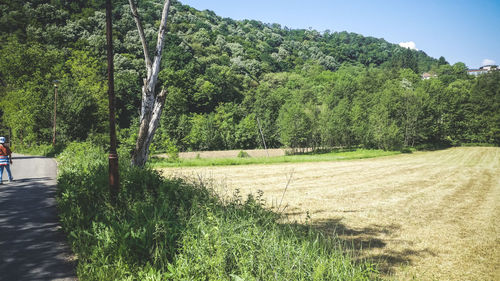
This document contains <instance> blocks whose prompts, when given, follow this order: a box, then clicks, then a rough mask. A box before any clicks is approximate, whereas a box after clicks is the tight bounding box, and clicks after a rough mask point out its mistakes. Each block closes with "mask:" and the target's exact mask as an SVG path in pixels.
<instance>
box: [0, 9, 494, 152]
mask: <svg viewBox="0 0 500 281" xmlns="http://www.w3.org/2000/svg"><path fill="white" fill-rule="evenodd" d="M103 4H104V1H102V0H93V1H90V0H81V1H71V2H68V1H57V0H52V1H37V0H31V1H20V0H14V1H9V2H8V3H2V4H0V10H1V11H2V14H1V16H0V23H1V24H0V42H1V43H2V44H1V46H2V47H1V48H0V80H1V81H0V83H1V84H2V86H3V87H2V90H0V95H1V97H2V102H1V103H0V109H1V113H2V117H1V118H2V119H1V122H2V124H3V125H4V126H9V127H12V128H13V135H14V137H15V138H17V139H18V140H19V142H20V143H22V144H24V145H31V144H34V143H38V144H40V143H47V142H49V141H50V139H51V128H52V114H51V109H52V108H53V103H54V100H53V92H54V86H53V82H54V81H56V80H57V81H58V83H59V84H58V89H59V92H60V99H59V100H58V115H57V116H58V117H57V118H58V135H59V136H60V137H59V139H60V141H61V142H63V143H64V142H68V141H74V140H85V139H87V138H88V137H89V136H91V137H92V138H93V139H94V140H95V141H97V142H99V143H105V138H106V137H105V132H106V130H107V125H106V120H107V113H106V112H107V96H106V83H105V79H106V78H105V77H106V75H105V69H106V67H105V62H106V60H105V34H104V26H105V20H104V5H103ZM113 5H114V12H113V15H114V19H113V21H114V31H113V32H114V46H115V91H116V95H117V104H116V106H117V114H118V122H119V128H120V130H119V131H120V141H121V143H122V145H125V146H129V145H132V143H133V141H134V133H135V132H136V130H137V124H136V123H137V117H138V108H139V107H140V104H139V103H140V92H141V85H142V82H141V81H142V77H143V76H144V71H145V70H144V60H143V53H142V49H141V45H140V42H139V37H138V33H137V30H136V27H135V23H134V21H133V18H132V16H131V14H130V8H129V6H128V2H127V1H124V0H121V1H114V2H113ZM138 5H139V13H140V15H141V17H142V21H143V23H144V25H145V33H146V36H147V39H148V42H150V44H154V42H155V36H156V28H155V27H156V26H157V25H158V21H159V17H160V7H161V1H159V0H145V1H139V3H138ZM168 28H169V32H168V36H167V39H166V47H165V51H164V56H163V60H162V69H163V71H162V73H161V75H160V81H159V83H160V85H161V86H164V87H166V88H167V89H168V93H169V94H168V97H167V102H166V106H165V108H166V110H165V112H164V116H163V120H162V122H161V123H162V124H161V128H160V130H159V131H158V136H157V137H156V138H155V147H154V149H159V150H165V149H167V148H168V147H170V148H172V147H174V146H175V147H177V148H178V149H180V150H205V149H239V148H255V147H259V146H262V143H261V141H260V138H259V136H258V130H257V123H258V120H260V121H261V123H262V126H263V131H264V134H265V135H266V138H268V142H269V145H270V146H272V147H280V146H292V147H293V146H304V145H307V146H313V147H314V146H318V145H319V146H330V145H335V146H352V145H362V146H366V147H380V148H384V149H386V148H398V147H401V146H414V145H417V144H429V143H436V142H438V143H443V142H445V143H453V144H455V143H462V142H487V143H492V142H495V140H496V138H497V135H496V134H498V132H497V128H498V126H496V127H495V125H492V124H495V123H494V122H490V119H491V118H493V120H496V119H494V118H497V117H496V116H497V115H495V114H493V117H491V114H490V115H487V113H488V112H489V113H491V112H493V113H494V112H498V110H496V111H495V109H496V108H497V107H498V103H496V102H492V103H484V104H483V103H482V102H480V104H478V105H477V106H476V101H477V102H479V101H480V100H484V98H486V100H491V101H494V100H495V99H494V97H493V96H492V95H491V94H487V95H488V96H487V97H483V94H484V93H483V92H481V93H479V94H478V93H477V91H482V90H481V89H483V88H482V87H487V88H488V87H490V86H491V87H493V88H492V89H493V93H495V89H497V88H495V87H498V83H496V84H495V83H494V82H491V83H490V82H488V81H495V78H494V77H492V78H488V79H487V80H488V81H486V82H484V83H476V82H475V80H481V79H483V78H477V79H474V78H471V77H468V76H467V75H466V72H465V65H463V64H461V63H459V64H456V65H454V66H450V65H448V64H447V63H446V61H445V60H444V59H442V58H441V59H440V60H439V61H438V60H436V59H433V58H431V57H429V56H427V55H426V54H425V53H424V52H422V51H418V52H417V51H413V50H409V49H403V48H401V47H399V46H397V45H395V44H391V43H389V42H387V41H385V40H383V39H377V38H373V37H365V36H362V35H359V34H355V33H349V32H330V31H326V32H323V33H321V32H318V31H315V30H309V29H289V28H287V27H282V26H280V25H279V24H268V23H262V22H259V21H254V20H244V21H235V20H232V19H230V18H221V17H219V16H217V15H216V14H215V13H213V12H211V11H198V10H196V9H194V8H191V7H189V6H186V5H182V4H181V3H180V2H175V3H174V4H173V7H172V9H171V16H170V22H169V24H168ZM333 28H335V27H332V29H333ZM150 49H152V48H150ZM429 70H432V71H433V72H434V73H437V74H439V81H440V83H438V84H436V82H434V83H430V82H429V83H428V82H425V83H423V82H421V81H419V75H420V74H421V73H422V72H423V71H429ZM490 76H494V75H490ZM403 79H404V80H405V81H409V82H411V85H410V84H405V85H406V86H405V87H406V88H405V87H402V86H401V85H399V84H400V82H401V81H402V80H403ZM457 80H463V81H464V83H465V84H464V83H458V84H460V85H455V86H453V87H454V89H456V88H457V87H458V88H463V89H466V90H464V91H465V92H464V95H465V96H464V97H463V99H460V100H458V101H455V100H450V101H449V102H450V103H453V104H454V105H457V104H460V103H462V104H463V103H464V102H465V103H468V102H469V101H470V100H471V99H472V100H474V101H471V102H472V103H474V104H473V105H471V106H467V107H465V106H464V108H466V109H465V111H467V112H466V113H464V114H461V115H460V116H455V114H454V113H453V112H456V110H453V111H452V110H451V109H450V107H449V106H443V107H442V108H441V106H438V107H436V106H434V104H436V103H438V104H439V103H440V102H437V99H442V98H445V99H447V102H448V98H447V97H442V96H439V97H438V96H437V95H430V93H431V92H436V93H437V92H439V93H442V92H444V90H445V89H446V88H447V87H449V85H450V84H453V82H456V81H457ZM398 81H399V82H398ZM398 83H399V84H398ZM405 83H406V82H405ZM421 84H422V85H421ZM424 84H425V85H424ZM427 84H432V85H427ZM391 87H392V89H389V88H391ZM453 87H452V88H453ZM473 87H476V88H474V89H472V88H473ZM410 88H411V89H412V91H411V92H412V96H413V95H414V94H416V93H417V92H418V95H417V96H415V97H407V96H405V95H406V94H405V89H410ZM452 88H450V89H449V91H453V89H452ZM418 89H421V90H418ZM471 89H472V90H471ZM459 91H460V92H463V91H462V90H459ZM471 91H475V92H474V94H472V95H471V93H472V92H471ZM488 91H489V90H488ZM386 95H387V98H383V96H386ZM429 95H430V96H429ZM440 95H444V94H440ZM428 96H429V97H428ZM413 98H415V100H418V101H419V102H417V103H416V104H417V106H416V107H415V108H414V109H412V110H413V111H414V113H413V115H412V116H413V117H412V118H410V119H409V118H407V117H408V116H406V115H407V113H408V112H406V113H404V112H405V110H406V109H403V107H399V106H400V105H401V106H402V104H404V101H405V100H406V101H408V100H409V99H413ZM380 99H382V100H383V101H384V102H387V103H386V104H385V105H386V106H385V107H384V108H375V107H374V105H375V104H380ZM429 99H430V100H429ZM464 99H465V100H464ZM392 102H395V103H396V105H391V104H390V103H392ZM427 102H428V103H427ZM459 102H460V103H459ZM298 104H302V105H307V108H306V107H304V106H302V108H295V107H294V106H295V105H298ZM383 104H384V103H383ZM339 105H341V106H340V107H338V106H339ZM483 107H486V108H483ZM360 108H364V109H366V110H364V111H363V112H357V111H356V110H358V109H360ZM468 110H469V111H470V110H472V111H471V112H468ZM342 112H344V113H342ZM347 112H349V114H347ZM383 112H385V113H383ZM358 113H359V114H358ZM381 113H383V114H381ZM443 114H445V115H447V118H448V119H446V120H445V122H449V126H448V125H446V124H444V125H442V126H441V125H439V126H438V125H436V124H435V121H436V120H438V118H440V116H441V115H443ZM477 114H479V115H481V116H479V117H478V116H476V115H477ZM287 115H292V116H295V117H293V119H294V120H302V121H301V122H299V123H300V124H299V123H297V124H296V126H294V127H289V126H288V125H287V124H290V123H289V122H288V121H286V120H287V118H288V117H287ZM347 115H349V116H350V117H349V118H348V120H342V118H340V119H339V117H340V116H347ZM448 115H450V116H448ZM483 115H484V116H483ZM298 116H299V117H298ZM300 116H302V117H300ZM370 116H373V118H369V117H370ZM375 116H386V117H385V120H380V119H379V118H378V117H375ZM289 117H290V116H289ZM455 117H456V118H455ZM483 117H484V118H483ZM414 118H417V119H424V118H427V119H430V120H427V121H426V123H425V124H424V125H423V126H424V127H422V128H420V127H419V128H414V127H415V125H416V124H417V122H416V121H411V123H412V124H409V122H410V120H415V119H414ZM457 118H458V119H464V118H473V119H479V120H481V121H480V122H479V123H471V122H469V121H467V120H464V122H463V124H462V123H460V128H458V129H457V128H455V127H456V124H455V123H456V122H455V121H456V120H455V119H457ZM320 119H321V120H323V121H322V123H321V124H312V123H314V122H313V121H314V120H320ZM375 119H378V120H375ZM483 119H484V120H483ZM356 120H358V121H359V122H361V123H359V122H357V121H356ZM370 120H371V121H370ZM368 121H370V122H368ZM363 122H364V123H363ZM420 123H421V122H418V124H420ZM322 124H325V126H323V125H322ZM328 124H329V125H328ZM485 124H486V125H485ZM326 125H328V126H326ZM490 125H491V126H493V127H491V126H490ZM374 126H378V128H377V129H373V130H370V128H374ZM470 126H475V127H474V128H471V127H470ZM490 127H491V128H490ZM306 128H307V130H306ZM339 130H340V131H339ZM465 131H467V132H465ZM329 135H334V136H335V137H333V138H332V137H329ZM384 138H385V139H384Z"/></svg>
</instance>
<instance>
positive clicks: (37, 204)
mask: <svg viewBox="0 0 500 281" xmlns="http://www.w3.org/2000/svg"><path fill="white" fill-rule="evenodd" d="M13 161H14V163H13V165H12V166H11V168H12V174H13V176H14V179H15V181H14V182H13V183H8V181H7V180H5V179H7V175H6V172H5V171H4V175H3V178H4V184H3V185H0V280H1V281H11V280H12V281H18V280H19V281H22V280H76V277H75V270H74V269H75V262H74V261H73V259H71V251H70V249H69V247H68V246H67V244H66V242H65V235H64V234H63V232H62V231H61V229H60V225H59V222H58V217H57V210H56V206H55V204H56V202H55V192H56V173H57V172H56V163H55V161H54V160H52V159H49V158H44V157H37V156H22V155H14V159H13Z"/></svg>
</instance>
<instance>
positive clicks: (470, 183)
mask: <svg viewBox="0 0 500 281" xmlns="http://www.w3.org/2000/svg"><path fill="white" fill-rule="evenodd" d="M162 171H163V173H164V175H166V176H174V177H185V178H191V179H193V180H194V181H200V180H201V181H204V182H211V183H212V184H213V186H214V187H215V188H216V189H217V190H218V191H219V192H220V193H222V194H224V193H226V194H228V195H229V194H231V193H232V192H233V190H234V189H239V190H240V191H241V192H242V194H245V193H257V191H258V190H262V191H263V192H264V198H265V199H266V201H267V203H268V204H269V205H271V206H274V208H276V209H278V208H279V209H280V210H283V209H284V212H286V213H287V214H288V215H289V217H290V218H291V219H296V220H298V221H303V220H304V219H305V218H306V217H309V216H310V217H311V220H312V222H313V223H314V224H315V225H316V226H317V228H318V229H321V230H322V231H324V232H325V233H329V234H331V235H334V233H335V234H338V235H340V238H341V239H343V240H344V241H345V242H346V243H347V244H349V245H352V247H353V248H354V250H355V251H356V252H357V254H358V255H359V257H361V258H369V259H373V260H375V261H378V262H380V264H381V266H382V270H383V272H384V274H385V275H386V277H389V278H393V279H396V280H409V279H412V278H415V279H416V280H500V148H495V147H467V148H452V149H447V150H442V151H434V152H416V153H413V154H400V155H394V156H388V157H380V158H372V159H362V160H352V161H332V162H303V163H282V164H273V165H267V164H262V165H251V166H232V167H227V166H225V167H178V168H165V169H163V170H162Z"/></svg>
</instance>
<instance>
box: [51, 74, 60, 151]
mask: <svg viewBox="0 0 500 281" xmlns="http://www.w3.org/2000/svg"><path fill="white" fill-rule="evenodd" d="M58 83H59V81H57V80H54V130H53V131H54V132H53V135H52V146H55V145H56V127H57V125H56V117H57V86H58Z"/></svg>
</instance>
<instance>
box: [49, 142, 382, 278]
mask: <svg viewBox="0 0 500 281" xmlns="http://www.w3.org/2000/svg"><path fill="white" fill-rule="evenodd" d="M106 156H107V154H106V153H105V152H104V151H103V149H101V148H99V147H94V146H93V145H92V144H90V143H79V144H71V145H69V146H68V148H67V149H66V150H65V151H64V152H63V153H61V155H60V156H59V159H58V160H59V174H58V196H57V200H58V207H59V211H60V217H61V223H62V225H63V228H64V230H65V231H66V233H67V234H68V237H69V241H70V243H71V245H72V248H73V250H74V252H75V253H76V254H77V256H78V267H77V273H78V277H79V279H80V280H269V279H273V280H369V279H374V278H377V274H376V272H375V270H373V266H372V265H370V264H366V263H354V262H353V261H352V260H351V259H350V258H349V257H348V256H345V255H344V254H343V252H342V249H341V248H340V246H339V244H338V242H337V241H336V240H334V239H331V238H325V237H322V236H321V235H320V234H319V233H318V232H316V231H314V230H313V229H311V228H310V227H307V226H300V225H293V224H279V223H278V220H279V219H280V216H279V215H278V214H276V213H274V212H272V211H270V210H268V209H266V208H264V207H263V203H262V200H261V195H259V196H257V197H256V198H254V197H253V196H250V197H248V199H247V200H245V201H244V202H243V201H242V199H241V197H240V196H235V197H234V198H233V199H232V200H226V201H223V200H220V199H219V198H218V197H217V196H216V195H215V194H214V193H213V192H212V191H211V189H207V188H206V187H204V186H203V184H200V185H193V184H188V183H186V182H184V181H182V180H165V179H163V178H162V177H161V176H160V175H159V173H158V172H156V171H154V170H151V169H148V168H145V169H141V168H136V167H132V166H131V165H130V164H129V163H130V160H129V159H128V157H125V156H120V179H121V182H120V183H121V189H120V192H119V194H118V196H117V198H116V200H114V201H111V197H110V193H109V189H108V182H107V176H108V175H107V165H108V164H107V159H106V158H107V157H106Z"/></svg>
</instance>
